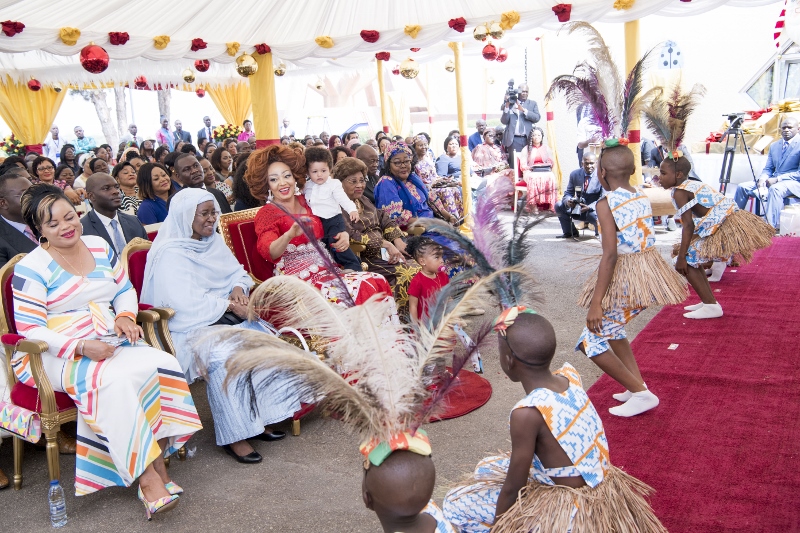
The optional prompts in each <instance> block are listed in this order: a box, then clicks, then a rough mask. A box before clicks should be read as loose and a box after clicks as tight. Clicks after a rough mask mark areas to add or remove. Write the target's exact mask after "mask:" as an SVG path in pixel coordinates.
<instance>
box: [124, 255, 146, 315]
mask: <svg viewBox="0 0 800 533" xmlns="http://www.w3.org/2000/svg"><path fill="white" fill-rule="evenodd" d="M147 252H148V250H138V251H135V252H133V253H131V254H129V255H128V279H130V280H131V284H132V285H133V288H134V289H136V296H141V294H142V285H143V284H144V267H145V264H146V263H147ZM139 308H140V309H141V305H140V307H139Z"/></svg>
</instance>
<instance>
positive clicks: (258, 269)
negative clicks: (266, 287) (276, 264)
mask: <svg viewBox="0 0 800 533" xmlns="http://www.w3.org/2000/svg"><path fill="white" fill-rule="evenodd" d="M228 234H229V239H230V240H229V244H228V245H229V246H230V247H231V249H232V250H233V255H235V256H236V259H237V260H238V261H239V263H241V264H242V266H243V267H244V269H245V270H247V272H249V273H250V274H252V275H253V277H255V278H256V279H258V280H260V281H264V280H267V279H269V278H271V277H272V273H273V266H272V264H271V263H269V262H268V261H267V260H266V259H264V258H263V257H262V256H261V254H260V253H258V248H257V246H256V244H257V243H258V237H257V236H256V225H255V221H254V219H247V220H236V221H231V222H229V223H228Z"/></svg>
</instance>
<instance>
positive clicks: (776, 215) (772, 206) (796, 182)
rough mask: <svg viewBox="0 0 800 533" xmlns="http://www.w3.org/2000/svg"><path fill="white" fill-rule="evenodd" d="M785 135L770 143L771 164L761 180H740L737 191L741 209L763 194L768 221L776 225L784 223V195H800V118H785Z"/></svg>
mask: <svg viewBox="0 0 800 533" xmlns="http://www.w3.org/2000/svg"><path fill="white" fill-rule="evenodd" d="M781 137H782V139H781V140H780V141H777V142H774V143H772V146H770V147H769V156H768V157H767V164H766V165H764V170H762V171H761V175H760V176H759V177H758V181H748V182H745V183H740V184H739V186H738V187H737V188H736V194H735V195H734V200H735V201H736V204H737V205H738V206H739V208H740V209H744V206H745V204H746V203H747V199H748V198H750V197H754V198H760V199H761V201H762V203H766V212H765V216H766V219H767V222H769V223H770V224H771V225H772V227H773V228H775V229H778V226H779V225H780V218H781V210H782V209H783V202H784V199H785V198H786V197H788V196H798V197H800V135H798V122H797V119H796V118H793V117H786V118H784V119H783V121H782V122H781Z"/></svg>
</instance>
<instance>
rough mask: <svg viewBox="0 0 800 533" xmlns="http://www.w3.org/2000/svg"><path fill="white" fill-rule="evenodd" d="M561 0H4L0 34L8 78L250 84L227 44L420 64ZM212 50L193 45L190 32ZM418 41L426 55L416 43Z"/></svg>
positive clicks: (654, 7) (510, 41)
mask: <svg viewBox="0 0 800 533" xmlns="http://www.w3.org/2000/svg"><path fill="white" fill-rule="evenodd" d="M778 1H779V0H691V1H690V2H686V1H679V0H636V2H635V3H634V5H633V7H631V8H630V9H627V10H617V9H615V8H614V7H613V4H614V1H613V0H572V14H571V18H572V20H585V21H588V22H627V21H631V20H637V19H640V18H642V17H645V16H647V15H654V14H656V15H664V16H672V17H683V16H690V15H694V14H699V13H703V12H705V11H708V10H711V9H714V8H716V7H719V6H722V5H730V6H737V7H756V6H761V5H768V4H774V3H777V2H778ZM557 3H558V2H557V1H556V0H436V1H431V0H405V1H403V2H391V3H390V2H380V1H375V0H329V1H321V0H295V1H292V2H288V1H285V0H229V1H227V2H220V1H219V0H216V1H212V0H192V1H187V0H176V1H174V2H163V3H151V2H130V1H128V0H104V1H97V0H86V1H84V2H80V3H77V4H76V3H75V2H74V0H24V1H23V0H5V1H3V0H0V20H11V21H18V22H22V23H23V24H25V29H24V31H23V32H22V33H19V34H17V35H15V36H13V37H7V36H6V35H4V34H2V33H0V75H8V76H10V77H11V78H12V79H14V80H15V81H27V80H28V79H30V78H31V77H35V78H37V79H38V80H39V81H41V82H42V83H43V84H45V85H47V84H52V83H56V82H58V83H74V84H86V83H92V82H94V83H103V84H107V83H116V84H122V83H131V82H133V80H134V79H135V78H136V77H137V76H139V75H142V74H144V75H146V76H147V78H148V81H149V82H151V83H174V84H182V83H183V80H182V79H181V76H180V74H181V71H182V70H183V69H185V68H186V67H191V66H193V63H194V60H196V59H208V60H210V61H211V63H212V68H211V69H209V71H208V72H207V73H198V74H197V83H198V84H226V83H235V82H239V81H241V78H240V77H239V76H238V74H237V73H236V71H235V69H234V68H233V66H232V65H230V63H232V62H233V61H234V59H235V57H234V56H231V55H229V54H228V52H227V50H228V46H227V43H232V42H237V43H240V45H241V46H240V48H239V51H238V53H237V54H236V55H239V54H241V53H242V52H248V53H255V45H257V44H260V43H266V44H267V45H269V46H270V47H271V49H272V53H273V57H274V58H275V60H276V62H277V60H281V61H283V62H285V63H286V64H287V66H288V68H289V70H290V71H291V70H297V69H314V71H319V70H334V69H352V68H367V67H369V64H370V63H372V62H374V55H375V53H376V52H379V51H389V52H391V53H392V60H393V61H394V60H396V61H398V62H399V61H402V60H403V59H405V58H406V57H409V56H411V57H413V58H414V59H416V60H417V61H419V62H421V63H425V62H430V61H435V60H439V59H441V58H443V57H445V56H446V57H451V56H452V51H451V50H450V49H449V48H448V47H447V44H446V43H447V42H448V41H462V42H464V43H465V53H467V54H478V53H480V50H481V48H482V46H483V44H482V43H478V42H477V41H475V40H474V39H473V38H472V30H473V29H474V28H475V26H476V25H478V24H480V23H485V22H490V21H496V22H500V19H501V14H502V13H506V12H509V11H516V12H517V13H518V14H519V16H520V20H519V23H518V24H516V26H514V28H513V29H511V30H509V31H507V32H506V36H505V37H504V38H503V39H502V40H500V41H499V45H500V46H504V47H506V48H512V47H513V46H514V45H524V43H525V42H526V41H527V40H529V39H531V38H532V37H533V35H534V31H536V30H539V31H540V30H541V29H550V30H557V29H558V28H560V27H561V23H559V22H558V20H557V18H556V16H555V14H554V13H553V11H552V7H553V6H554V5H556V4H557ZM457 17H463V18H464V19H466V21H467V28H466V30H465V31H464V33H459V32H457V31H455V30H453V29H451V28H450V27H449V26H448V21H449V20H450V19H453V18H457ZM407 25H419V26H421V29H420V31H419V33H418V35H417V37H416V38H412V37H411V36H409V35H406V33H405V32H404V28H405V27H406V26H407ZM63 27H72V28H77V29H79V30H80V32H81V36H80V38H79V39H78V42H77V44H75V45H74V46H68V45H66V44H64V43H63V42H62V41H61V39H60V36H59V30H60V29H61V28H63ZM361 30H377V31H379V32H380V38H379V40H378V41H377V42H375V43H367V42H366V41H364V40H363V39H362V38H361V36H360V32H361ZM109 32H127V33H128V34H129V36H130V40H129V41H128V42H127V43H126V44H124V45H118V46H115V45H112V44H110V42H109V35H108V33H109ZM161 35H166V36H169V38H170V42H169V44H168V45H167V46H166V48H164V49H162V50H158V49H156V48H155V46H154V42H153V39H154V38H155V37H157V36H161ZM319 36H329V37H331V38H332V39H333V42H334V46H333V47H332V48H323V47H321V46H319V45H317V43H316V42H315V40H314V39H315V38H316V37H319ZM195 38H200V39H203V40H204V41H205V42H206V43H207V48H205V49H203V50H199V51H196V52H193V51H191V45H192V39H195ZM91 42H93V43H95V44H98V45H100V46H102V47H104V48H105V50H106V51H107V52H108V54H109V56H110V58H111V62H110V65H109V68H108V69H107V70H106V71H105V72H103V73H101V74H91V73H89V72H87V71H85V70H84V69H83V68H82V67H81V66H80V64H79V61H78V54H79V52H80V50H81V48H83V47H84V46H86V45H88V44H89V43H91ZM412 47H413V48H420V50H419V51H418V52H416V53H412V52H410V51H409V49H410V48H412Z"/></svg>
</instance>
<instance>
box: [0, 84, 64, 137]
mask: <svg viewBox="0 0 800 533" xmlns="http://www.w3.org/2000/svg"><path fill="white" fill-rule="evenodd" d="M66 94H67V91H61V92H58V93H57V92H55V91H54V90H53V89H52V88H50V87H42V89H41V90H39V91H31V90H30V89H28V85H27V84H25V83H17V82H15V81H13V80H12V79H11V78H10V77H9V76H5V77H4V78H3V79H2V80H0V117H3V120H5V121H6V124H8V125H9V126H10V127H11V131H13V132H14V136H15V137H16V138H17V139H19V140H20V141H22V142H23V143H24V144H26V145H27V144H42V143H43V142H44V140H45V138H46V137H47V132H48V131H50V127H51V126H52V124H53V121H54V120H55V119H56V115H57V114H58V110H59V108H60V107H61V102H63V101H64V96H65V95H66Z"/></svg>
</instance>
